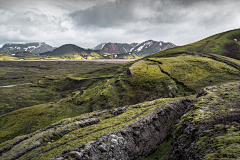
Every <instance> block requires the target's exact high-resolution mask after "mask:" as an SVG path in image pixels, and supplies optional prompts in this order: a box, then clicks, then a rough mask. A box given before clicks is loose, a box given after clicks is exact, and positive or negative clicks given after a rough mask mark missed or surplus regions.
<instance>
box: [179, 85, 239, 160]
mask: <svg viewBox="0 0 240 160" xmlns="http://www.w3.org/2000/svg"><path fill="white" fill-rule="evenodd" d="M239 87H240V82H231V83H225V84H222V85H217V86H210V87H206V88H205V96H202V97H199V98H197V99H196V102H195V104H194V108H195V109H194V110H191V111H189V112H187V113H186V114H185V115H184V116H182V118H181V120H180V123H179V124H177V125H176V126H175V133H179V134H178V136H177V137H176V139H175V141H179V142H178V143H180V144H181V143H186V144H188V143H189V142H188V141H189V140H190V141H192V142H193V141H194V142H193V143H194V148H193V149H192V150H191V151H192V155H191V157H195V158H196V159H198V158H199V157H202V158H201V159H204V160H209V159H221V160H224V159H237V158H239V157H240V154H239V151H240V144H239V141H240V136H239V131H240V129H239V128H240V121H239V113H240V110H239V98H240V94H239ZM187 123H189V125H192V126H194V128H196V129H195V130H194V132H191V133H189V134H188V135H186V134H185V132H183V131H180V130H183V128H182V127H183V125H185V127H186V124H187ZM188 127H189V128H191V127H190V126H188ZM180 133H184V134H183V135H181V134H180ZM188 137H191V138H188ZM191 139H192V140H191ZM187 147H190V146H187Z"/></svg>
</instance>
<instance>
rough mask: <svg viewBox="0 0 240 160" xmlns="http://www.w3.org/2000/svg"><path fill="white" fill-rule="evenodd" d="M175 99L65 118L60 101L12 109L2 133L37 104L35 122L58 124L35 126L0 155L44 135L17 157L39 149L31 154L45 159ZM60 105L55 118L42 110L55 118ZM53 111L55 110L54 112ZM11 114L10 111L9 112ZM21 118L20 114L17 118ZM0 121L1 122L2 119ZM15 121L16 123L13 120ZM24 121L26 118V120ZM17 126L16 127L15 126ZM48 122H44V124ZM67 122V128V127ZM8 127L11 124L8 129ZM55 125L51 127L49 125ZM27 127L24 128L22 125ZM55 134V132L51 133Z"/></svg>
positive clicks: (25, 115)
mask: <svg viewBox="0 0 240 160" xmlns="http://www.w3.org/2000/svg"><path fill="white" fill-rule="evenodd" d="M176 99H181V98H180V97H179V98H168V99H157V100H154V101H151V102H144V103H139V104H136V105H131V106H129V107H128V108H127V109H126V111H125V112H124V113H121V114H119V115H116V116H114V115H113V114H111V112H112V111H113V109H111V110H102V111H99V112H91V113H87V114H82V115H79V116H77V117H73V118H67V119H64V115H65V116H67V115H66V114H65V113H66V112H67V111H65V112H64V109H65V110H67V109H68V107H65V108H64V107H63V106H62V107H61V106H59V105H54V104H48V105H39V106H34V107H29V108H25V109H22V110H21V112H12V113H10V114H8V115H6V116H5V118H4V119H2V120H3V121H5V122H6V121H12V123H11V126H5V128H4V129H5V130H3V132H2V133H1V136H2V137H3V136H4V134H5V136H9V133H11V132H10V131H11V130H13V128H19V126H17V125H21V124H22V127H23V123H22V122H18V123H16V119H19V116H24V117H27V116H29V115H30V114H32V113H33V112H34V110H36V108H38V109H37V110H38V111H37V112H34V117H32V118H34V119H35V123H39V124H41V126H42V127H41V128H44V127H43V124H44V123H53V122H56V123H55V124H58V125H57V126H58V127H55V129H51V128H50V127H48V128H49V129H44V130H38V131H35V132H33V133H31V134H29V135H26V136H25V137H26V138H25V140H24V141H22V142H21V143H19V144H17V145H16V146H14V147H13V148H12V149H11V150H10V151H8V152H6V153H4V154H3V155H2V157H3V159H8V158H10V157H11V156H12V155H13V154H15V153H17V152H19V151H21V150H22V149H24V148H26V147H29V146H31V145H32V144H34V143H35V142H38V141H39V140H40V141H41V139H44V140H43V141H41V146H39V147H37V148H35V149H33V150H31V151H30V152H27V153H25V154H24V155H23V156H21V157H20V158H19V159H27V158H28V157H30V156H31V155H33V154H34V153H38V152H39V151H40V152H41V154H37V155H36V156H34V157H33V159H48V158H52V157H55V156H56V155H61V154H62V152H63V151H64V150H66V148H69V147H70V148H76V147H78V146H81V145H82V144H87V143H89V142H91V140H93V139H95V138H97V137H99V136H101V135H103V134H104V133H108V132H113V131H117V130H119V129H121V128H123V127H125V126H127V125H129V124H132V123H134V122H136V121H137V120H139V119H140V118H142V117H144V116H146V115H147V114H149V113H151V112H152V111H153V110H154V109H156V108H160V107H162V106H163V105H164V104H166V103H168V102H170V101H173V100H176ZM59 107H61V108H63V109H62V110H63V112H62V117H58V119H55V120H52V121H51V120H50V119H49V118H48V119H45V118H47V117H49V116H47V117H45V116H44V115H45V114H49V115H50V114H51V117H52V119H54V116H56V115H54V114H55V113H56V112H55V111H56V109H59ZM54 112H55V113H54ZM11 114H12V115H11ZM89 117H92V118H99V119H101V121H100V122H98V123H96V124H92V125H87V126H85V127H77V128H76V127H74V124H77V123H80V122H82V121H84V120H82V121H81V120H80V119H83V118H89ZM20 119H22V118H20ZM59 119H64V120H61V121H60V122H57V121H58V120H59ZM3 121H2V122H3ZM14 122H15V123H14ZM26 123H27V122H26ZM16 126H17V127H16ZM28 126H29V127H38V126H34V124H29V125H28ZM46 126H47V125H46ZM66 126H68V128H66ZM10 127H12V128H11V129H10ZM52 128H54V127H52ZM25 129H26V128H25ZM63 130H66V131H67V130H68V131H69V130H70V132H69V133H66V134H64V132H62V133H63V134H62V135H60V134H58V133H60V132H61V131H63ZM53 135H55V136H53ZM21 138H23V137H22V136H20V137H16V138H15V139H13V140H9V141H6V142H4V143H2V144H1V145H0V148H5V147H7V146H9V145H10V144H12V143H13V142H15V141H17V140H18V139H21Z"/></svg>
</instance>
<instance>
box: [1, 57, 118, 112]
mask: <svg viewBox="0 0 240 160" xmlns="http://www.w3.org/2000/svg"><path fill="white" fill-rule="evenodd" d="M117 65H118V64H110V63H99V62H68V61H66V62H64V61H59V62H51V61H50V62H43V61H40V62H31V61H29V62H27V61H22V62H16V61H8V62H6V61H2V62H0V86H7V85H12V84H24V83H32V82H37V81H38V80H39V83H40V84H41V81H42V80H40V79H41V78H42V77H44V76H45V77H48V76H50V77H51V78H49V81H51V82H52V83H53V82H55V83H58V82H59V81H61V80H63V79H64V78H65V76H71V75H72V74H74V75H80V74H84V73H88V72H93V71H95V70H99V69H102V68H107V67H111V66H117ZM66 85H67V84H65V86H66ZM63 87H64V86H63ZM59 90H60V86H59V85H57V86H56V88H51V87H44V86H41V87H29V85H24V86H15V87H10V88H4V87H0V115H2V114H6V113H9V112H11V111H14V110H17V109H21V108H24V107H29V106H33V105H36V104H44V103H48V102H57V101H59V100H60V99H62V98H64V97H67V96H69V95H71V92H72V91H71V89H69V90H70V91H69V90H68V89H67V88H65V90H64V91H62V92H59Z"/></svg>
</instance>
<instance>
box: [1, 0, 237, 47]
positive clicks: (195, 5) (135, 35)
mask: <svg viewBox="0 0 240 160" xmlns="http://www.w3.org/2000/svg"><path fill="white" fill-rule="evenodd" d="M20 2H21V3H20ZM239 5H240V2H239V1H237V0H231V1H223V0H219V1H211V0H199V1H192V0H178V1H176V0H151V1H148V0H128V1H126V0H81V1H79V0H68V1H65V0H58V1H55V0H40V1H36V2H34V1H31V0H23V1H17V0H8V1H7V0H4V1H1V2H0V17H1V19H0V33H1V34H0V44H4V43H11V42H33V41H40V42H46V43H48V44H50V45H53V46H60V45H63V44H66V43H73V44H76V45H79V46H82V47H85V48H91V47H94V46H96V45H98V44H99V43H102V42H120V43H123V42H127V43H131V42H142V41H145V40H148V39H154V40H162V41H169V42H172V43H175V44H177V45H184V44H187V43H191V42H195V41H198V40H200V39H202V38H205V37H207V36H210V35H212V34H215V33H218V32H223V31H225V30H230V29H235V28H239V26H240V11H239V9H238V6H239Z"/></svg>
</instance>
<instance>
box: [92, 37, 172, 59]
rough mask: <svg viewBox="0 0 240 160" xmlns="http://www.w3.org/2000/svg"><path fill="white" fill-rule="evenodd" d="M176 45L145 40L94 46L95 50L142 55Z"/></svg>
mask: <svg viewBox="0 0 240 160" xmlns="http://www.w3.org/2000/svg"><path fill="white" fill-rule="evenodd" d="M175 46H176V45H174V44H172V43H170V42H163V41H154V40H147V41H145V42H142V43H131V44H127V43H112V42H109V43H101V44H99V45H98V46H96V47H94V48H93V49H95V50H102V51H104V52H107V53H111V54H114V53H116V54H126V53H128V54H131V53H136V54H137V55H139V56H141V57H144V56H148V55H151V54H153V53H157V52H160V51H162V50H165V49H168V48H172V47H175Z"/></svg>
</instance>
